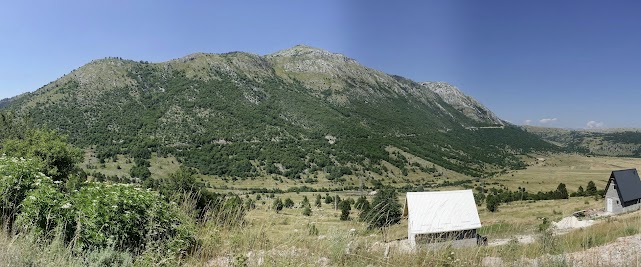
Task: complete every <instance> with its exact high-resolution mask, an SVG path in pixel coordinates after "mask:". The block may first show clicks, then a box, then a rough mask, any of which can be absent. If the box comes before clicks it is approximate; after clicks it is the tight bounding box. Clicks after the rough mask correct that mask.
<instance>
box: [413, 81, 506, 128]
mask: <svg viewBox="0 0 641 267" xmlns="http://www.w3.org/2000/svg"><path fill="white" fill-rule="evenodd" d="M421 85H422V86H425V87H427V88H428V89H430V90H431V91H432V92H434V93H436V94H438V95H439V96H440V97H441V99H443V101H445V103H448V104H450V105H451V106H452V107H454V108H455V109H456V110H458V111H459V112H461V113H463V114H464V115H465V116H467V117H468V118H470V119H472V120H474V121H477V122H484V123H490V124H495V125H497V126H499V125H504V122H503V121H502V120H501V119H499V117H497V116H496V115H495V114H494V113H493V112H492V111H491V110H489V109H487V108H486V107H485V106H483V104H481V103H479V102H478V101H476V99H474V98H471V97H470V96H467V95H465V94H464V93H463V92H461V90H459V89H458V88H456V87H455V86H452V85H451V84H448V83H445V82H422V83H421Z"/></svg>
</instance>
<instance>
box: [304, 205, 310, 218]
mask: <svg viewBox="0 0 641 267" xmlns="http://www.w3.org/2000/svg"><path fill="white" fill-rule="evenodd" d="M303 215H305V216H312V209H311V208H310V207H309V206H306V207H305V208H304V209H303Z"/></svg>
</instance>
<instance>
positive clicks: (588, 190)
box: [585, 181, 597, 196]
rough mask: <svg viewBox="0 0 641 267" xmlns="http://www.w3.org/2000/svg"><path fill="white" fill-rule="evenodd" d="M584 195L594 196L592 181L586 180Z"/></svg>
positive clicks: (594, 189)
mask: <svg viewBox="0 0 641 267" xmlns="http://www.w3.org/2000/svg"><path fill="white" fill-rule="evenodd" d="M585 195H586V196H595V195H597V189H596V185H595V184H594V182H593V181H589V182H588V186H587V187H586V190H585Z"/></svg>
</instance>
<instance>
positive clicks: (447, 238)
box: [408, 229, 478, 248]
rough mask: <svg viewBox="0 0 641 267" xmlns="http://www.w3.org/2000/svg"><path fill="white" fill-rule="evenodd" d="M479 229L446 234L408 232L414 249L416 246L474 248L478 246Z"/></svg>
mask: <svg viewBox="0 0 641 267" xmlns="http://www.w3.org/2000/svg"><path fill="white" fill-rule="evenodd" d="M477 237H478V234H477V229H470V230H462V231H452V232H444V233H431V234H423V233H412V232H411V230H410V231H408V238H409V241H410V244H411V246H412V247H415V246H416V245H421V246H427V247H429V248H440V247H444V246H452V247H455V248H463V247H474V246H476V245H477V242H478V241H477Z"/></svg>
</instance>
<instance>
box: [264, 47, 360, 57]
mask: <svg viewBox="0 0 641 267" xmlns="http://www.w3.org/2000/svg"><path fill="white" fill-rule="evenodd" d="M267 57H268V58H274V57H305V58H337V59H342V60H347V59H349V58H348V57H346V56H345V55H343V54H337V53H332V52H329V51H327V50H323V49H320V48H316V47H312V46H308V45H302V44H299V45H296V46H293V47H291V48H287V49H285V50H280V51H278V52H276V53H273V54H270V55H267Z"/></svg>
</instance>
